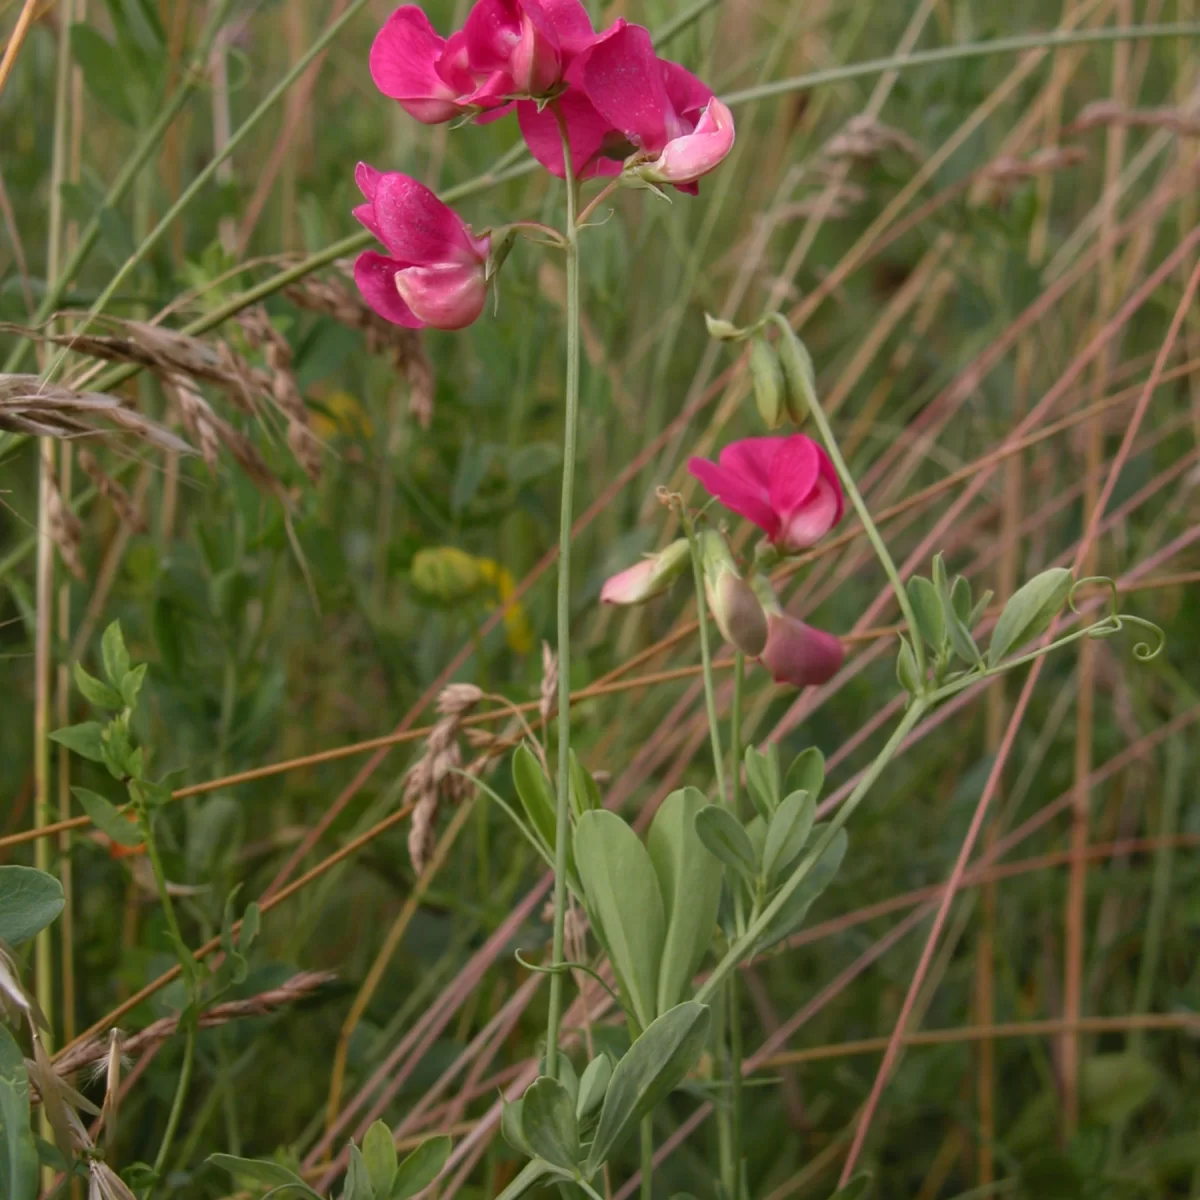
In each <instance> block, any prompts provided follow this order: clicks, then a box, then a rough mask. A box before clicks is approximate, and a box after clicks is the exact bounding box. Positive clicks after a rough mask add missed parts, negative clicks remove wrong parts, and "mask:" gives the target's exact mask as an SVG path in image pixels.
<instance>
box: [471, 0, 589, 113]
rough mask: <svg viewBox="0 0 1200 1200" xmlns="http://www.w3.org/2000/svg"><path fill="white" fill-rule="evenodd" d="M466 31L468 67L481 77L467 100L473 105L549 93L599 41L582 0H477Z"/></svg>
mask: <svg viewBox="0 0 1200 1200" xmlns="http://www.w3.org/2000/svg"><path fill="white" fill-rule="evenodd" d="M463 33H464V35H465V36H466V44H467V60H468V62H469V64H470V68H471V70H472V72H474V73H475V74H476V75H477V76H478V77H481V78H482V80H483V82H482V84H481V86H480V88H479V89H478V91H476V92H475V93H474V94H473V95H471V96H469V97H468V98H467V99H468V101H469V102H470V103H473V104H481V103H483V104H486V103H488V102H494V101H495V100H498V99H499V100H504V99H508V98H511V97H513V96H544V95H546V94H547V93H549V92H550V91H551V90H552V89H554V88H556V87H557V86H558V85H559V84H560V83H562V81H563V76H564V74H565V73H566V70H567V67H568V66H569V65H570V63H571V61H572V59H574V58H575V56H576V55H578V54H579V53H580V52H581V51H583V50H585V49H586V48H587V47H588V46H590V45H591V44H592V43H593V42H594V41H595V40H596V35H595V33H594V32H593V31H592V22H591V20H590V18H589V17H588V15H587V10H586V9H585V8H584V7H583V5H582V4H580V3H579V0H478V2H477V3H476V4H475V7H474V8H472V9H471V13H470V16H468V17H467V21H466V24H465V25H464V26H463Z"/></svg>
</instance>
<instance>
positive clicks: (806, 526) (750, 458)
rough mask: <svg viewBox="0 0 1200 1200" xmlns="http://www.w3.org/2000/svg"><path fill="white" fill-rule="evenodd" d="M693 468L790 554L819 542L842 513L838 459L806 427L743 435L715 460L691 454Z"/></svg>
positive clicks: (713, 491) (714, 492)
mask: <svg viewBox="0 0 1200 1200" xmlns="http://www.w3.org/2000/svg"><path fill="white" fill-rule="evenodd" d="M688 470H689V471H690V472H691V473H692V475H694V476H695V477H696V478H697V479H698V480H699V481H700V482H701V483H702V484H703V485H704V487H705V489H706V490H707V491H708V492H709V493H710V494H711V495H713V496H715V497H716V498H717V499H718V500H720V501H721V503H722V504H724V505H725V507H726V508H729V509H732V510H733V511H734V512H735V513H739V514H740V515H741V516H743V517H746V518H747V519H748V520H751V521H753V522H754V524H755V525H757V526H758V527H759V528H760V529H761V530H763V531H764V532H765V533H766V535H767V537H769V538H770V539H771V542H772V544H773V545H774V546H775V547H776V548H777V549H778V550H780V551H781V552H782V553H784V554H796V553H798V552H799V551H801V550H806V549H808V547H810V546H813V545H816V543H817V542H819V541H820V540H821V539H822V538H823V537H824V536H825V535H826V534H827V533H828V532H829V531H830V530H831V529H832V528H833V527H834V526H835V525H836V524H837V523H838V521H840V520H841V519H842V512H843V509H844V500H843V498H842V485H841V483H840V481H839V480H838V477H837V472H836V471H835V470H834V468H833V463H831V462H830V461H829V456H828V455H827V454H826V453H825V451H824V450H822V449H821V447H820V446H818V445H817V444H816V442H814V441H813V440H812V439H811V438H809V437H805V436H804V434H802V433H796V434H792V436H791V437H757V438H743V439H742V440H741V441H740V442H731V443H730V444H729V445H728V446H726V447H725V449H724V450H722V451H721V454H720V457H719V459H718V461H717V462H715V463H714V462H710V461H709V460H708V459H706V458H692V459H689V460H688Z"/></svg>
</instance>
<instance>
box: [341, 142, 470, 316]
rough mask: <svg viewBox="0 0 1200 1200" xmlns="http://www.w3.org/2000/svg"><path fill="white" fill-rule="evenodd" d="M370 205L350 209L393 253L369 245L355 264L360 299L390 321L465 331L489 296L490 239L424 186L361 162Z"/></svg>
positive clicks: (360, 173)
mask: <svg viewBox="0 0 1200 1200" xmlns="http://www.w3.org/2000/svg"><path fill="white" fill-rule="evenodd" d="M355 178H356V179H357V182H358V186H359V189H360V190H361V191H362V194H363V196H365V197H366V200H367V203H366V204H360V205H359V206H358V208H356V209H355V210H354V215H355V216H356V217H357V218H358V220H359V221H360V222H361V223H362V224H363V225H364V226H366V228H367V229H369V230H370V231H371V232H372V233H373V234H374V235H375V236H376V237H377V238H378V239H379V240H380V241H381V242H383V244H384V245H385V246H386V247H387V248H388V250H389V251H391V254H390V256H389V255H386V254H377V253H375V252H374V251H372V250H367V251H365V252H364V253H362V254H360V255H359V257H358V260H357V261H356V262H355V264H354V280H355V282H356V283H357V284H358V288H359V291H360V292H362V295H363V299H364V300H366V302H367V303H368V304H369V305H370V306H371V307H372V308H373V309H374V310H375V311H376V312H377V313H379V315H380V316H381V317H384V318H385V319H386V320H388V321H391V322H392V323H393V324H395V325H404V326H406V327H407V328H409V329H420V328H422V327H423V326H426V325H429V326H432V327H433V328H434V329H462V328H463V326H465V325H470V324H471V322H472V321H474V320H475V319H476V317H478V316H479V314H480V313H481V312H482V311H483V306H484V302H485V301H486V299H487V257H488V248H489V246H490V239H489V238H488V237H487V236H484V237H481V238H477V237H475V236H474V235H473V234H472V233H471V227H470V226H469V225H467V224H465V223H464V222H463V220H462V218H461V217H459V216H458V214H457V213H455V212H454V211H453V209H450V208H447V207H446V205H444V204H443V203H442V202H441V201H440V200H439V199H438V198H437V197H436V196H435V195H434V194H433V193H432V192H431V191H430V190H429V189H428V188H427V187H426V186H425V185H424V184H421V183H418V182H417V181H416V180H415V179H410V178H409V177H408V176H407V175H401V174H398V173H395V172H392V173H389V174H381V173H380V172H379V171H376V170H375V169H374V168H373V167H369V166H367V165H366V163H359V165H358V170H357V172H356V176H355Z"/></svg>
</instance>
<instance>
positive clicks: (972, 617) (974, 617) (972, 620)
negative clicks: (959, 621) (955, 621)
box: [967, 588, 996, 629]
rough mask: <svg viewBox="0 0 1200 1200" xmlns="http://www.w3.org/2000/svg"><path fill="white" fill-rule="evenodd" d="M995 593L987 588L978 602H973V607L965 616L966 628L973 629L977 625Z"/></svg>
mask: <svg viewBox="0 0 1200 1200" xmlns="http://www.w3.org/2000/svg"><path fill="white" fill-rule="evenodd" d="M995 594H996V593H995V592H993V591H992V590H991V588H989V589H988V590H987V591H986V592H984V593H983V595H982V596H980V597H979V599H978V600H976V601H975V607H974V608H973V609H971V611H970V613H968V615H967V628H968V629H974V628H975V626H976V625H978V624H979V621H980V618H981V617H982V616H983V614H984V613H985V612H987V606H988V605H989V604H991V602H992V597H993V596H994V595H995Z"/></svg>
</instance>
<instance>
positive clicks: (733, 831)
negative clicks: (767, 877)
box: [696, 804, 758, 887]
mask: <svg viewBox="0 0 1200 1200" xmlns="http://www.w3.org/2000/svg"><path fill="white" fill-rule="evenodd" d="M696 833H697V834H698V835H699V837H700V840H701V841H702V842H703V843H704V844H705V846H707V847H708V849H709V850H710V851H711V852H712V853H713V854H715V855H716V856H717V857H718V858H719V859H720V860H721V861H722V862H723V863H725V865H726V866H729V867H732V868H733V869H734V870H735V871H737V872H739V873H740V874H741V875H742V876H743V877H744V878H745V879H746V880H747V881H748V882H749V883H750V885H751V886H752V887H753V885H754V881H755V880H756V879H757V878H758V858H757V856H756V855H755V853H754V847H753V846H752V845H751V844H750V838H749V837H748V836H747V835H746V831H745V830H744V829H743V828H742V825H741V822H740V821H739V820H738V819H737V817H735V816H734V815H733V813H731V812H730V811H729V810H728V809H727V808H722V807H721V806H720V805H719V804H708V805H705V807H704V808H702V809H701V810H700V811H699V812H698V813H697V814H696Z"/></svg>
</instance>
